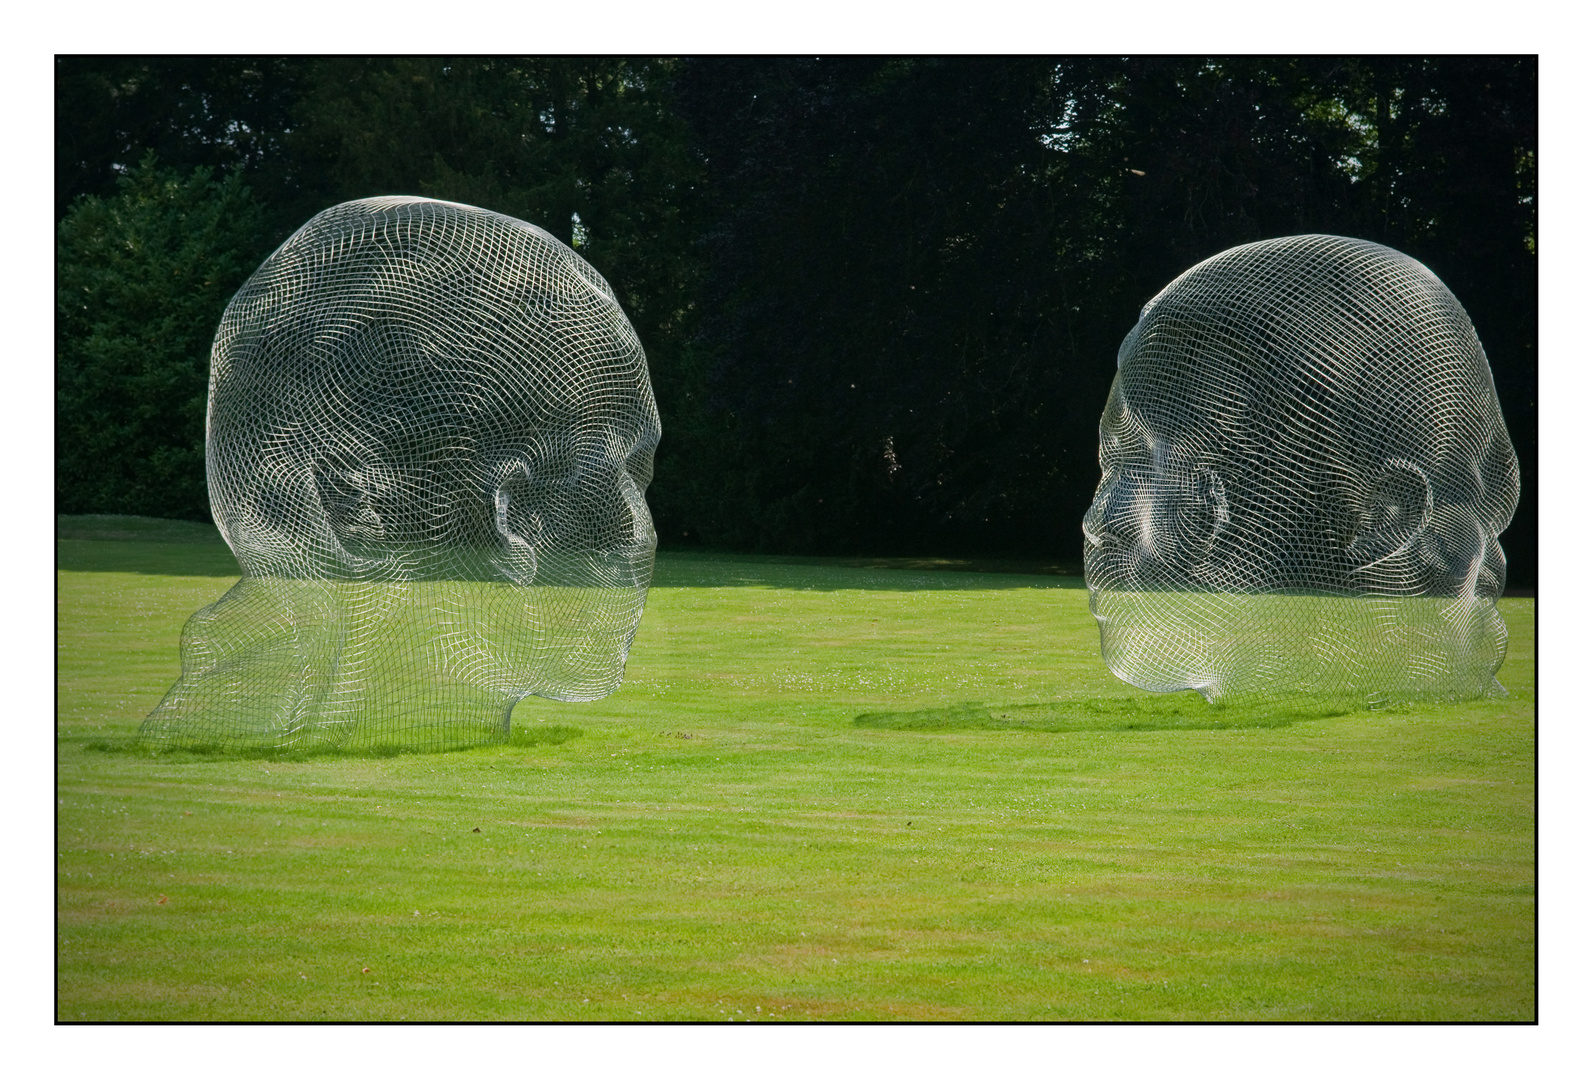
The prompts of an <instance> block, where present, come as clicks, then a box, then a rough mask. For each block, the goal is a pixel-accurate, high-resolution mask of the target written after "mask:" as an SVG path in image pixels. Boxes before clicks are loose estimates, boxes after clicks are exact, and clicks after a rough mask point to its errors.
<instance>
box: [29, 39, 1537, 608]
mask: <svg viewBox="0 0 1593 1080" xmlns="http://www.w3.org/2000/svg"><path fill="white" fill-rule="evenodd" d="M56 101H57V147H58V152H57V208H56V209H57V216H58V218H59V219H60V222H61V224H60V246H59V248H58V280H59V284H60V292H59V295H60V296H61V298H62V299H61V308H60V311H59V313H58V334H57V383H58V400H57V427H58V431H59V432H60V437H59V439H58V501H59V504H60V506H61V508H62V509H63V510H75V511H90V510H99V511H111V510H115V511H122V512H139V513H159V514H169V515H176V514H181V515H187V516H202V515H203V514H204V508H205V497H204V486H203V471H202V464H196V463H200V462H202V439H203V427H202V415H203V398H204V392H205V371H206V365H207V352H208V341H209V337H210V335H211V333H212V332H213V330H214V327H215V324H216V320H217V318H218V317H219V314H220V309H221V307H222V306H223V305H224V304H225V302H226V299H227V297H228V296H229V295H230V292H231V290H232V289H234V288H236V285H237V284H238V283H239V282H240V281H241V280H242V277H243V276H246V275H247V273H248V272H249V271H250V270H251V269H252V267H253V265H255V264H256V263H257V262H258V260H259V259H260V258H261V257H262V256H263V255H264V254H265V252H266V251H268V250H270V248H271V247H273V246H274V245H275V244H277V243H279V242H280V241H281V240H282V239H284V238H285V237H286V236H287V235H288V233H289V232H291V231H292V229H293V228H295V227H297V226H298V225H299V224H301V223H302V222H303V221H304V220H305V219H307V218H308V217H309V216H311V215H312V214H314V213H315V212H317V211H319V210H321V209H323V208H325V207H326V206H329V205H332V204H333V203H336V202H338V201H342V200H345V199H350V198H357V197H362V196H367V195H375V194H420V195H430V196H434V197H439V198H447V199H453V200H457V201H462V202H467V203H472V204H475V205H479V206H484V207H487V208H489V209H493V210H498V211H501V212H503V213H507V214H511V215H513V216H516V217H520V218H523V219H525V220H528V221H531V222H533V223H535V224H538V225H540V226H542V227H543V228H545V229H547V230H548V231H550V232H552V233H553V234H554V235H556V236H558V237H560V238H561V239H563V240H565V241H566V242H569V243H571V244H572V245H573V246H575V247H576V248H577V250H579V251H580V252H581V253H582V255H583V256H584V257H586V258H587V259H588V260H589V261H590V262H591V263H592V264H593V265H594V266H595V267H597V269H598V270H599V271H600V272H601V273H602V274H603V275H604V276H605V277H606V278H608V280H609V281H610V282H611V283H612V284H613V285H614V287H615V289H616V292H617V293H618V295H619V296H620V299H621V301H622V303H623V304H624V305H625V307H626V310H627V311H628V312H629V313H630V315H631V317H632V320H633V322H634V323H635V325H636V328H637V331H638V333H639V334H640V335H641V338H642V341H643V343H644V345H645V346H646V348H647V351H648V356H649V359H650V363H651V366H652V371H653V379H654V383H655V388H656V392H657V396H658V401H659V408H660V412H661V414H662V416H663V420H664V431H665V435H664V442H663V444H662V446H661V447H660V451H659V457H658V467H657V473H656V480H655V482H654V486H653V487H652V488H651V489H650V491H649V502H650V504H651V505H652V508H653V511H654V515H655V518H656V520H657V523H658V528H659V534H660V539H661V542H662V543H663V544H665V545H666V546H667V545H675V546H679V545H692V544H702V545H709V546H714V547H723V548H736V549H742V550H764V551H784V552H815V553H822V552H828V553H842V552H850V553H892V554H923V553H948V554H949V553H979V554H988V555H997V554H1009V555H1030V556H1035V555H1038V556H1045V557H1049V558H1058V559H1071V558H1076V557H1077V552H1078V550H1079V547H1080V544H1081V537H1080V531H1079V521H1080V519H1081V517H1082V516H1083V513H1084V510H1085V508H1086V507H1087V505H1088V504H1089V501H1090V497H1091V494H1092V491H1093V488H1094V486H1095V483H1096V481H1097V479H1098V477H1099V472H1098V469H1097V466H1096V450H1095V447H1096V422H1097V420H1098V419H1099V415H1100V410H1101V407H1102V405H1103V403H1104V402H1105V399H1106V392H1107V387H1108V386H1109V384H1110V381H1111V377H1112V374H1113V371H1114V362H1115V356H1116V349H1117V344H1118V342H1119V340H1120V339H1121V337H1122V335H1123V334H1124V333H1125V332H1126V331H1127V330H1128V329H1129V327H1130V326H1132V324H1133V322H1134V319H1135V317H1136V314H1137V312H1138V309H1139V307H1140V306H1141V305H1142V304H1143V303H1144V302H1145V301H1146V300H1147V299H1149V298H1150V297H1151V296H1152V295H1153V294H1154V293H1155V292H1156V291H1157V290H1158V289H1160V288H1161V287H1162V286H1163V285H1164V284H1166V283H1167V282H1168V281H1169V280H1171V279H1172V278H1173V277H1174V276H1176V275H1177V274H1178V273H1179V272H1181V271H1182V270H1184V269H1185V268H1187V267H1188V266H1190V265H1192V264H1193V263H1195V262H1197V261H1199V260H1200V259H1203V258H1205V257H1207V256H1209V255H1212V254H1215V253H1216V252H1218V251H1221V250H1223V249H1224V248H1227V247H1230V246H1232V245H1234V244H1238V243H1243V242H1246V241H1250V240H1256V239H1262V238H1265V237H1271V236H1281V235H1288V234H1291V233H1300V232H1329V233H1338V234H1342V235H1347V236H1355V237H1361V238H1365V239H1369V240H1374V241H1377V242H1380V243H1384V244H1388V245H1389V246H1391V247H1395V248H1397V249H1399V250H1402V251H1405V252H1407V253H1409V254H1411V255H1413V256H1415V257H1416V258H1418V259H1420V260H1422V261H1423V262H1426V263H1427V264H1428V265H1429V266H1430V267H1431V268H1432V269H1433V270H1434V271H1435V272H1436V273H1437V274H1438V275H1439V277H1440V278H1442V279H1443V280H1444V281H1445V283H1446V284H1448V285H1449V286H1450V288H1451V289H1452V290H1453V291H1454V292H1455V294H1456V295H1457V296H1458V297H1459V299H1460V300H1461V302H1462V303H1463V304H1464V305H1465V307H1466V309H1467V311H1468V312H1469V313H1470V314H1471V317H1472V319H1473V322H1474V323H1475V324H1476V327H1477V330H1478V333H1479V336H1480V337H1481V339H1482V341H1483V344H1484V347H1485V348H1486V349H1487V350H1488V354H1489V358H1490V361H1491V363H1492V366H1493V370H1494V376H1495V381H1496V383H1497V386H1498V390H1499V395H1500V399H1501V402H1502V404H1503V406H1504V410H1505V416H1506V420H1507V423H1508V425H1509V427H1510V431H1511V435H1512V438H1513V439H1514V442H1515V444H1516V449H1517V452H1518V454H1519V455H1520V458H1521V464H1522V472H1523V491H1522V500H1521V506H1520V510H1519V511H1518V514H1517V519H1516V524H1515V525H1514V526H1513V527H1512V528H1511V530H1510V532H1509V533H1507V535H1506V537H1505V544H1506V550H1507V551H1508V553H1509V556H1510V559H1511V564H1512V569H1511V576H1512V579H1513V580H1515V581H1531V580H1535V575H1536V566H1535V561H1536V550H1535V549H1536V529H1537V525H1536V522H1537V498H1536V492H1537V486H1536V463H1537V453H1536V445H1537V427H1536V386H1537V373H1536V341H1537V323H1536V297H1537V278H1536V204H1535V196H1536V164H1535V163H1536V143H1537V133H1536V123H1537V64H1536V60H1535V58H1532V57H1375V58H1326V57H1311V58H1287V57H1285V58H1268V57H1243V58H1188V57H1151V58H1133V57H1130V58H1046V57H1000V58H994V57H991V58H985V57H953V58H916V57H883V58H879V57H837V58H830V57H823V58H817V59H815V58H811V57H809V58H789V57H761V58H732V57H705V58H687V59H635V58H556V59H524V60H516V59H509V58H489V59H480V58H474V59H449V58H427V59H406V58H382V59H353V58H209V59H191V58H158V59H137V58H103V57H94V58H73V57H64V58H61V59H59V60H58V61H57V85H56ZM151 152H153V154H154V156H153V157H152V158H151V157H149V156H148V155H149V154H150V153H151ZM107 453H111V455H112V456H114V457H115V458H117V459H118V464H117V465H116V466H115V467H114V468H108V467H107V466H106V465H105V461H106V455H107ZM196 455H198V456H196Z"/></svg>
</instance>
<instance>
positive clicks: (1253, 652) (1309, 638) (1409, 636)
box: [1090, 588, 1506, 706]
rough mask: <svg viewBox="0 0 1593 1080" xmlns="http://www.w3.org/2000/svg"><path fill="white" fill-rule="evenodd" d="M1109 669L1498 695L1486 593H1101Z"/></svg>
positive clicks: (1360, 689) (1422, 693) (1379, 699)
mask: <svg viewBox="0 0 1593 1080" xmlns="http://www.w3.org/2000/svg"><path fill="white" fill-rule="evenodd" d="M1090 607H1091V611H1092V612H1093V613H1094V614H1095V617H1096V619H1097V620H1098V621H1099V624H1100V629H1101V654H1102V656H1103V658H1104V659H1105V661H1106V664H1107V666H1108V668H1110V670H1111V671H1112V673H1113V674H1114V675H1116V676H1117V677H1118V678H1120V679H1122V680H1123V681H1125V682H1127V683H1129V684H1131V685H1133V686H1137V687H1140V688H1141V689H1145V690H1151V691H1157V692H1168V691H1176V690H1197V691H1199V692H1200V693H1201V694H1202V695H1203V696H1205V697H1206V698H1207V700H1211V701H1216V700H1228V699H1234V698H1241V697H1258V698H1266V699H1274V700H1276V699H1302V700H1305V699H1310V700H1322V701H1335V702H1347V703H1352V704H1362V705H1374V706H1375V705H1382V704H1389V703H1392V702H1396V701H1425V700H1464V699H1468V698H1476V697H1482V696H1488V695H1495V694H1500V693H1503V692H1504V690H1503V688H1502V687H1501V686H1499V684H1498V682H1497V681H1496V680H1495V679H1494V674H1495V672H1497V671H1498V669H1499V666H1500V664H1501V663H1502V662H1503V660H1504V655H1505V645H1506V632H1505V627H1504V620H1503V619H1502V618H1501V617H1500V615H1499V613H1498V611H1497V609H1496V608H1495V607H1494V605H1493V603H1492V601H1490V600H1478V599H1467V598H1459V599H1456V598H1444V597H1422V596H1417V597H1388V596H1330V595H1323V594H1320V593H1303V592H1302V593H1219V592H1200V591H1179V590H1171V589H1164V590H1143V591H1132V592H1131V591H1125V590H1120V589H1110V588H1094V589H1092V590H1091V596H1090Z"/></svg>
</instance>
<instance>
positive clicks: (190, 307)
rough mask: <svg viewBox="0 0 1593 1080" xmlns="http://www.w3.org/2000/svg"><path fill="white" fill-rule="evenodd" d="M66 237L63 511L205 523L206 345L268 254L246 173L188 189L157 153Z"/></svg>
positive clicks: (93, 202)
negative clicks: (234, 297) (230, 303)
mask: <svg viewBox="0 0 1593 1080" xmlns="http://www.w3.org/2000/svg"><path fill="white" fill-rule="evenodd" d="M57 233H58V239H57V246H56V310H55V320H56V322H55V325H56V347H55V356H56V457H55V460H56V499H57V504H58V506H59V508H60V510H61V511H62V512H64V513H87V512H97V513H132V514H151V515H155V516H160V517H176V518H205V517H208V500H207V498H206V494H205V461H204V431H205V393H206V387H207V374H208V370H209V358H210V341H211V337H212V335H214V333H215V327H216V323H217V322H218V320H219V319H220V318H221V312H222V309H223V308H224V307H226V304H227V301H228V300H229V299H231V298H232V294H233V293H234V292H235V291H236V290H237V288H238V286H239V285H241V284H242V283H243V281H244V279H245V278H246V277H248V275H249V274H250V273H251V272H252V271H253V270H254V267H255V265H256V263H257V262H258V261H259V260H260V258H261V257H262V256H263V255H264V254H265V252H264V250H263V239H264V235H265V232H264V212H263V210H262V209H261V207H260V206H259V204H258V203H256V202H255V201H254V199H253V197H252V195H251V193H250V191H249V188H248V187H246V186H245V185H244V184H243V181H242V179H241V177H240V176H239V175H238V174H236V173H234V174H232V175H230V176H228V177H226V178H224V179H220V180H218V179H215V178H214V177H213V176H212V174H211V171H210V170H209V169H207V168H205V167H203V166H201V167H199V168H196V169H194V170H193V171H192V172H191V173H188V174H187V175H186V176H184V175H183V174H181V173H178V172H177V171H175V170H172V169H167V168H164V167H162V166H161V165H160V164H159V163H158V162H157V160H156V158H155V155H154V154H153V153H149V154H147V155H146V156H145V157H144V158H143V160H142V161H141V162H140V163H139V164H138V165H137V166H136V167H134V168H133V169H131V170H130V171H129V172H128V173H127V174H126V175H125V176H123V177H122V178H121V181H120V182H119V184H118V190H117V193H116V194H115V195H114V196H112V197H110V198H104V199H102V198H100V197H98V196H94V195H89V196H84V197H83V198H81V199H80V200H79V201H78V202H77V203H76V204H75V205H74V206H73V208H72V210H71V212H70V213H68V214H67V216H66V218H65V220H63V221H62V222H61V224H60V226H59V228H58V230H57Z"/></svg>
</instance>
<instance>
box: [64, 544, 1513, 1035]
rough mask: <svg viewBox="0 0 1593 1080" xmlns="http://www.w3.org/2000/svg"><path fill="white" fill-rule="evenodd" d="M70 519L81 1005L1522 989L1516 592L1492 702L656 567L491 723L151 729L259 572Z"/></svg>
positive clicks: (351, 1005)
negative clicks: (626, 652) (1277, 695)
mask: <svg viewBox="0 0 1593 1080" xmlns="http://www.w3.org/2000/svg"><path fill="white" fill-rule="evenodd" d="M60 525H61V527H60V532H59V535H61V536H62V537H63V539H62V540H61V541H60V545H59V565H60V570H59V575H58V581H59V609H58V642H59V676H58V679H59V685H58V689H59V722H58V736H57V751H58V752H57V762H58V785H57V786H58V805H57V844H58V856H59V857H58V860H57V864H58V882H57V885H58V892H57V897H58V899H57V910H58V919H57V925H56V933H57V943H56V951H57V959H58V967H57V1017H58V1019H60V1020H67V1021H71V1020H80V1019H87V1020H253V1019H262V1020H264V1019H269V1020H315V1019H335V1020H378V1019H401V1018H402V1019H409V1020H445V1019H482V1020H485V1019H508V1020H537V1019H570V1020H575V1019H579V1020H587V1019H599V1020H638V1019H647V1020H664V1019H669V1020H674V1019H701V1020H723V1019H732V1020H737V1021H741V1020H769V1019H773V1020H813V1019H827V1020H834V1019H936V1020H1071V1019H1078V1020H1099V1019H1184V1020H1192V1019H1220V1020H1299V1021H1313V1020H1372V1019H1421V1020H1531V1019H1533V1018H1534V1017H1535V1015H1536V997H1537V988H1536V984H1535V959H1536V957H1535V947H1534V924H1535V915H1536V898H1535V893H1534V871H1535V866H1534V831H1535V824H1536V823H1535V819H1534V801H1535V791H1534V768H1533V759H1534V730H1533V713H1534V652H1533V644H1534V643H1533V604H1534V602H1533V601H1532V600H1530V599H1523V598H1510V599H1506V600H1505V601H1503V602H1502V603H1501V609H1502V610H1503V612H1504V615H1505V618H1506V620H1507V622H1508V624H1509V628H1510V635H1511V640H1510V655H1509V659H1508V660H1507V661H1506V664H1505V667H1504V669H1503V670H1502V671H1501V672H1500V680H1501V681H1502V682H1503V683H1504V685H1505V686H1506V687H1507V688H1508V689H1509V690H1510V693H1511V696H1510V697H1509V698H1506V699H1502V700H1482V701H1476V702H1470V703H1466V704H1462V705H1448V706H1424V707H1400V708H1396V709H1391V710H1385V711H1379V712H1351V713H1339V714H1333V713H1331V712H1327V711H1322V710H1318V711H1317V712H1314V713H1313V712H1310V711H1295V712H1274V711H1268V710H1265V709H1258V708H1243V707H1239V706H1234V707H1230V708H1222V709H1213V708H1211V707H1209V706H1207V705H1206V704H1205V703H1204V702H1203V701H1201V700H1200V698H1199V697H1198V696H1196V695H1195V694H1193V693H1186V694H1180V695H1173V696H1156V695H1150V694H1145V693H1142V692H1139V691H1136V690H1133V689H1132V688H1129V687H1127V686H1124V685H1123V684H1121V683H1119V682H1117V681H1116V680H1115V679H1114V678H1112V676H1111V675H1110V674H1109V673H1108V672H1107V671H1106V670H1105V668H1104V666H1103V665H1102V663H1101V660H1100V656H1099V652H1098V647H1097V635H1096V631H1095V626H1094V621H1093V619H1091V617H1090V615H1089V611H1088V606H1087V602H1086V594H1085V592H1084V590H1083V588H1082V583H1081V582H1080V581H1079V579H1078V578H1076V577H1063V576H1054V575H1050V576H1047V575H1022V574H1003V573H973V572H952V571H949V570H943V569H938V568H936V567H937V564H936V563H934V562H930V561H924V560H918V561H913V562H905V561H904V562H901V563H898V564H892V563H890V562H889V561H875V562H873V563H865V562H862V561H859V560H851V561H850V564H848V563H847V562H846V561H841V560H831V561H826V560H816V559H804V560H774V559H754V558H731V557H720V558H715V557H705V556H690V555H683V554H664V555H661V556H660V558H659V562H658V570H657V573H656V575H655V578H654V584H655V587H654V589H653V591H652V593H651V594H650V596H649V599H648V608H647V613H646V616H645V617H644V619H643V622H642V626H641V630H640V632H639V633H638V635H637V638H636V643H635V647H634V648H633V650H632V652H631V661H630V666H629V669H628V671H627V676H626V681H625V685H624V687H623V688H622V689H621V690H620V691H619V692H618V693H616V694H614V695H613V696H612V697H609V698H607V699H604V700H602V701H597V702H592V703H588V704H557V703H553V702H547V701H540V700H531V701H527V702H525V703H523V704H522V705H521V706H520V707H519V708H518V710H517V711H516V713H515V717H514V720H515V730H514V737H513V741H512V742H511V743H509V744H508V745H502V746H495V747H489V748H485V749H477V750H469V751H461V752H456V753H447V754H429V755H427V754H402V755H398V756H386V757H383V756H330V757H328V756H319V757H305V758H302V759H300V760H279V759H269V758H259V757H254V758H244V757H219V758H218V757H204V756H199V755H193V754H183V753H169V754H162V755H159V756H153V755H151V754H150V753H149V752H148V751H141V750H138V749H136V748H134V746H133V745H132V737H133V735H134V733H135V732H136V730H137V727H138V724H139V722H140V721H141V720H142V718H143V717H144V715H145V714H146V713H147V712H148V711H149V710H150V709H151V708H152V707H153V706H154V705H155V703H156V702H157V701H158V700H159V699H160V697H161V695H162V693H164V691H165V690H166V689H167V687H168V686H169V685H170V684H171V682H172V681H173V680H174V679H175V677H176V675H177V671H178V656H177V636H178V632H179V631H180V629H181V626H182V623H183V620H184V619H185V618H186V617H187V616H188V614H190V613H191V612H192V611H194V610H195V609H197V608H199V607H201V606H202V605H204V604H206V603H208V602H210V601H211V600H213V599H215V598H216V597H217V596H219V595H220V594H221V592H222V591H224V590H225V588H226V587H227V586H229V585H230V584H231V582H232V581H233V580H234V578H235V576H236V567H235V564H233V563H232V561H231V557H230V555H229V553H228V552H227V551H226V549H225V547H224V546H222V545H221V544H220V543H219V540H217V539H215V538H214V533H213V531H211V530H207V529H203V528H200V527H197V526H195V527H187V526H183V525H180V524H179V523H154V522H147V521H139V520H137V519H132V520H128V519H83V518H78V519H63V521H62V522H61V523H60ZM106 536H116V537H118V538H117V539H104V537H106ZM892 565H898V566H901V567H903V568H900V569H892V568H890V567H891V566H892Z"/></svg>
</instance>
